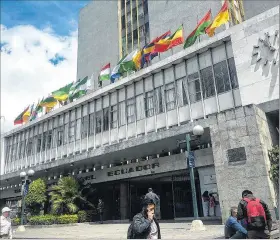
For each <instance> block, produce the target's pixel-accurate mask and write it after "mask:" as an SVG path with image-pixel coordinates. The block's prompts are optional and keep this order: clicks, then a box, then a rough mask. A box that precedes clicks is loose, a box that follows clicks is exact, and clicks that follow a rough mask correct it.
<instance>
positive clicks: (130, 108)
mask: <svg viewBox="0 0 280 240" xmlns="http://www.w3.org/2000/svg"><path fill="white" fill-rule="evenodd" d="M134 104H135V99H134V98H131V99H128V100H127V101H126V107H127V123H132V122H134V121H135V105H134Z"/></svg>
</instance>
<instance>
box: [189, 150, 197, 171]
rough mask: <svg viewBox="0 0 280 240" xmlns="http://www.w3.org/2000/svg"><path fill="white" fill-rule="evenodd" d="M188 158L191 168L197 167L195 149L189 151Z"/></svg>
mask: <svg viewBox="0 0 280 240" xmlns="http://www.w3.org/2000/svg"><path fill="white" fill-rule="evenodd" d="M188 160H189V168H195V157H194V152H193V151H190V152H189V156H188Z"/></svg>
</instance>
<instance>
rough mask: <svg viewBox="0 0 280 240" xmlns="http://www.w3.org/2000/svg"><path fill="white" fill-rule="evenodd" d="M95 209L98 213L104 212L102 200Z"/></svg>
mask: <svg viewBox="0 0 280 240" xmlns="http://www.w3.org/2000/svg"><path fill="white" fill-rule="evenodd" d="M97 210H98V212H99V213H103V212H104V203H103V202H99V203H98V205H97Z"/></svg>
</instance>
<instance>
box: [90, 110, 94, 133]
mask: <svg viewBox="0 0 280 240" xmlns="http://www.w3.org/2000/svg"><path fill="white" fill-rule="evenodd" d="M93 134H94V114H93V113H92V114H90V115H89V135H93Z"/></svg>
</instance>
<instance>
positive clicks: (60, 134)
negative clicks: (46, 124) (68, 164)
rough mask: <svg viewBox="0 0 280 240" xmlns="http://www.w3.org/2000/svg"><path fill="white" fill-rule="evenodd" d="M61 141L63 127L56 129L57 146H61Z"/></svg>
mask: <svg viewBox="0 0 280 240" xmlns="http://www.w3.org/2000/svg"><path fill="white" fill-rule="evenodd" d="M62 142H63V127H62V126H61V127H59V128H58V129H57V146H61V145H62Z"/></svg>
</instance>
